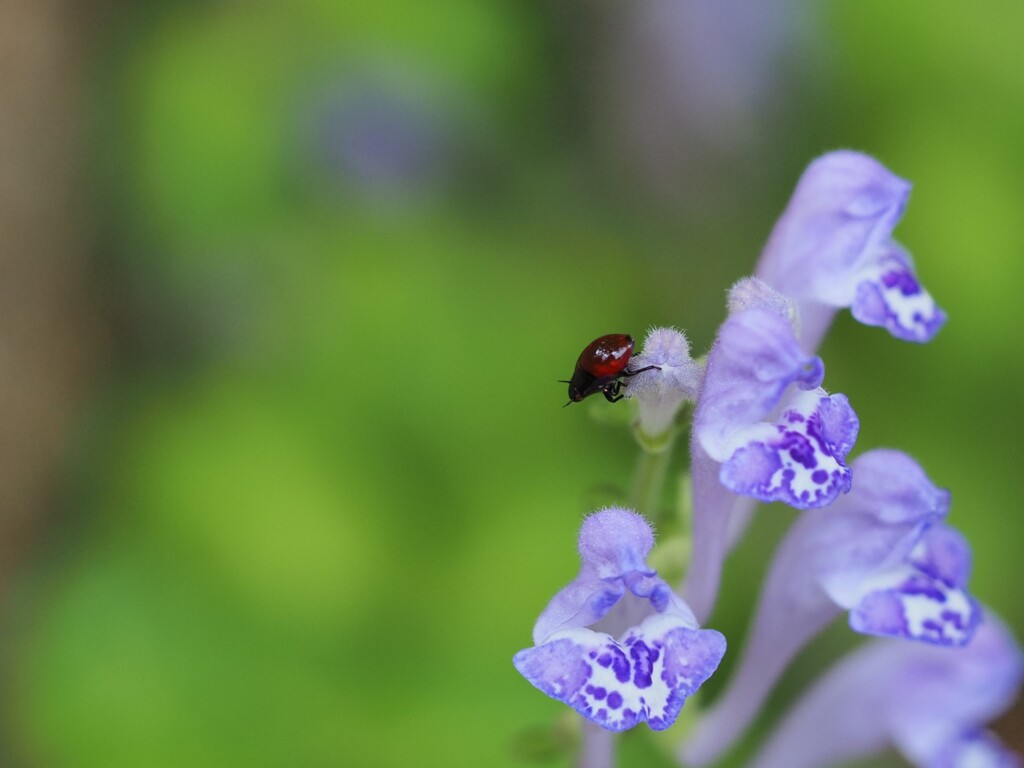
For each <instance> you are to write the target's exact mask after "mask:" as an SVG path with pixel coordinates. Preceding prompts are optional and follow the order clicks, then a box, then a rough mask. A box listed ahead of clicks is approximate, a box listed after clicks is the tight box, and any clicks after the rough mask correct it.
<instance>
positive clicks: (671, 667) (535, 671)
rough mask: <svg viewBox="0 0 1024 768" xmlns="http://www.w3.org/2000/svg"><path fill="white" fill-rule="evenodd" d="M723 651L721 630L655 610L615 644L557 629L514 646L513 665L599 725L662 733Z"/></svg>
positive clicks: (608, 638)
mask: <svg viewBox="0 0 1024 768" xmlns="http://www.w3.org/2000/svg"><path fill="white" fill-rule="evenodd" d="M724 653H725V638H724V637H723V636H722V635H721V634H720V633H718V632H716V631H714V630H706V629H705V630H699V629H690V628H689V627H687V626H685V625H683V624H682V623H681V622H680V620H679V618H678V617H676V616H673V615H671V614H657V615H654V616H651V617H649V618H648V619H646V620H645V621H644V622H643V623H642V624H641V625H640V626H639V627H637V628H635V629H633V630H631V631H630V632H629V633H628V634H627V635H626V637H625V638H624V639H623V640H621V641H617V640H615V639H613V638H612V637H611V636H609V635H606V634H603V633H600V632H594V631H593V630H590V629H586V628H577V629H570V630H565V631H563V632H557V633H555V634H554V635H552V636H551V638H550V639H549V640H548V642H546V643H544V644H543V645H540V646H536V647H534V648H528V649H526V650H524V651H520V652H519V653H518V654H516V656H515V659H514V663H515V666H516V669H518V670H519V672H520V673H522V675H523V676H524V677H526V679H527V680H529V681H530V683H532V684H533V685H534V686H536V687H537V688H538V689H540V690H541V691H543V692H544V693H546V694H547V695H548V696H551V697H552V698H554V699H557V700H558V701H561V702H564V703H565V704H568V705H569V706H571V707H572V708H573V709H575V710H576V711H577V712H579V713H580V714H581V715H583V716H584V717H586V718H587V719H588V720H591V721H592V722H594V723H597V724H598V725H600V726H601V727H603V728H607V729H608V730H612V731H622V730H626V729H628V728H632V727H633V726H635V725H637V724H638V723H641V722H644V721H646V722H647V723H648V725H649V726H650V727H651V728H652V729H654V730H663V729H665V728H668V727H669V726H670V725H672V723H674V722H675V720H676V718H677V717H678V715H679V711H680V710H681V709H682V707H683V704H684V703H685V702H686V699H687V698H688V697H689V696H690V695H692V694H693V693H694V692H695V691H696V690H697V689H698V688H699V687H700V685H701V684H702V683H703V682H704V681H705V680H707V678H708V677H710V676H711V674H712V673H713V672H714V671H715V669H716V668H717V667H718V663H719V661H721V658H722V655H723V654H724Z"/></svg>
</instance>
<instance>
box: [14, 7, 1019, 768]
mask: <svg viewBox="0 0 1024 768" xmlns="http://www.w3.org/2000/svg"><path fill="white" fill-rule="evenodd" d="M1022 31H1024V5H1021V4H1020V3H1019V2H1016V0H1006V1H1005V2H990V3H986V4H984V5H983V6H974V5H969V4H966V3H956V4H954V3H934V2H924V1H923V0H913V1H906V0H905V1H904V2H902V3H899V4H894V3H889V2H882V1H881V0H871V1H865V2H857V3H854V2H820V3H819V2H810V0H808V1H807V2H797V1H796V0H771V1H770V2H768V1H766V2H762V3H756V4H755V3H743V2H739V0H729V1H728V2H698V0H678V1H677V2H667V1H666V0H658V1H657V2H653V1H652V2H620V3H613V2H583V1H582V0H577V1H569V0H564V1H559V2H547V3H541V2H516V1H515V0H465V1H464V2H454V3H444V4H417V3H408V2H397V1H396V0H375V1H374V2H365V3H354V2H344V1H340V2H339V0H290V2H265V3H257V2H199V1H198V0H193V1H191V2H186V1H184V0H183V1H181V2H167V1H163V2H151V3H138V4H135V3H126V2H115V1H113V0H88V1H86V0H81V1H80V2H72V0H66V2H62V1H60V0H3V2H0V51H2V52H3V59H2V61H3V62H4V64H3V67H2V69H0V265H2V267H3V279H2V281H0V282H2V286H0V291H2V295H3V298H2V301H0V304H2V307H0V349H2V354H3V365H2V368H3V371H2V372H0V393H2V395H3V400H2V402H3V403H4V412H5V417H4V419H3V421H2V423H0V451H2V456H3V462H2V465H3V466H2V467H0V482H2V484H3V489H4V490H3V492H2V493H0V515H2V517H0V523H2V528H0V539H2V542H0V555H2V560H3V562H2V563H0V579H2V581H0V587H2V590H3V593H2V596H3V614H2V615H3V623H2V635H0V639H2V645H0V653H2V656H0V660H2V677H0V702H2V712H0V764H3V765H5V766H7V765H9V766H26V767H29V768H34V767H36V766H39V767H46V768H48V767H50V766H53V767H57V768H76V767H78V766H104V767H110V768H116V767H119V766H126V767H127V766H132V767H133V768H138V767H139V766H147V767H149V766H152V767H153V768H162V767H163V766H196V767H201V766H310V767H317V768H319V767H320V766H357V767H360V768H361V767H363V766H367V767H368V768H375V767H376V766H417V767H418V766H506V765H507V766H519V765H526V764H529V763H528V762H525V758H526V757H528V755H527V754H526V753H527V752H530V750H529V749H528V748H527V747H526V746H524V745H529V744H532V743H534V741H533V738H534V737H533V736H531V734H536V733H538V732H540V731H543V730H544V729H545V728H546V727H547V724H549V723H551V722H552V721H553V720H554V719H555V718H556V717H557V716H559V715H561V713H562V709H563V708H562V707H561V706H560V705H558V704H556V703H554V702H552V701H550V700H548V699H546V698H545V697H544V696H542V695H541V694H540V693H538V692H536V691H535V690H534V689H532V688H531V687H530V686H529V685H528V684H527V683H526V682H525V681H524V680H523V679H521V678H520V677H519V676H518V675H517V674H516V673H515V671H514V670H513V668H512V666H511V663H510V659H511V656H512V654H513V653H514V652H515V651H517V650H518V649H520V648H522V647H525V646H527V645H529V644H530V631H531V628H532V624H533V621H534V620H535V618H536V615H537V613H538V612H539V611H540V610H541V608H543V606H544V604H545V603H546V601H547V600H548V599H549V597H550V596H551V595H552V594H553V592H554V591H555V590H556V589H558V588H559V587H561V586H562V585H563V584H564V583H565V582H566V581H568V580H569V579H570V578H571V577H572V576H573V575H574V574H575V570H576V567H577V557H576V553H575V549H574V543H575V535H576V530H577V527H578V524H579V522H580V520H581V518H582V516H583V515H584V514H585V513H586V512H587V511H589V510H591V509H593V508H594V506H595V505H596V504H598V503H600V501H602V500H604V499H607V498H614V496H615V493H616V491H615V490H614V489H615V488H621V487H624V486H625V485H626V484H628V482H629V479H630V475H631V472H632V468H633V462H634V460H635V450H634V447H633V445H632V443H631V438H630V436H629V433H628V431H627V430H625V429H623V428H622V427H621V426H618V425H614V424H609V423H604V421H603V420H602V419H595V418H592V415H593V414H592V413H591V411H593V410H596V411H597V412H598V414H599V415H600V414H604V415H608V414H609V411H608V410H607V409H609V408H611V406H608V405H607V404H606V403H604V402H601V403H595V406H600V408H594V409H589V408H580V407H575V408H570V409H566V410H562V405H563V403H564V401H565V391H564V385H562V384H557V383H556V380H557V379H562V378H567V377H568V375H569V374H570V373H571V370H572V365H573V363H574V362H575V358H576V356H577V355H578V354H579V351H580V350H581V349H582V347H583V346H584V344H586V343H587V342H588V341H590V340H591V339H592V338H594V337H596V336H598V335H601V334H603V333H609V332H631V333H633V334H634V335H636V336H638V337H640V336H642V335H643V333H644V331H645V329H646V328H648V327H650V326H651V325H655V324H672V325H676V326H678V327H681V328H684V329H686V330H687V332H688V333H689V335H690V337H691V340H692V341H693V343H694V346H695V348H696V350H697V351H703V350H704V349H706V347H707V345H708V344H709V343H710V341H711V339H712V338H713V335H714V331H715V328H716V327H717V324H718V323H719V322H720V321H721V319H722V316H723V312H724V308H723V303H724V295H725V290H726V288H727V287H728V286H729V284H730V283H731V282H732V281H734V280H735V279H737V278H739V277H741V276H742V275H744V274H747V273H749V272H750V271H751V270H752V269H753V265H754V262H755V259H756V257H757V255H758V253H759V250H760V247H761V245H762V244H763V242H764V240H765V239H766V237H767V235H768V232H769V231H770V229H771V226H772V223H773V221H774V219H775V217H776V216H777V215H778V214H779V213H780V212H781V211H782V209H783V207H784V206H785V204H786V201H787V199H788V196H789V193H790V191H791V190H792V188H793V185H794V183H795V181H796V179H797V178H798V176H799V174H800V172H801V170H802V169H803V167H804V166H805V165H806V164H807V162H809V161H810V160H811V159H812V158H813V157H815V156H816V155H818V154H820V153H822V152H824V151H827V150H829V149H833V148H839V147H852V148H856V149H861V150H864V151H867V152H869V153H871V154H873V155H875V156H877V157H878V158H879V159H880V160H882V161H883V162H884V163H886V164H887V165H888V166H889V167H890V168H892V169H893V170H894V171H895V172H897V173H898V174H900V175H902V176H903V177H905V178H908V179H910V180H911V181H912V182H914V185H915V191H914V194H913V197H912V201H911V205H910V208H909V210H908V212H907V214H906V216H905V220H904V222H903V223H902V224H901V225H900V227H899V229H898V230H897V236H898V237H899V239H900V240H901V241H902V242H903V243H904V244H905V245H906V246H907V247H908V248H909V249H910V251H911V252H912V253H913V254H914V255H915V257H916V259H917V262H918V267H919V272H920V275H921V277H922V279H923V280H924V282H925V283H926V285H927V286H928V287H929V288H930V289H931V291H932V293H933V294H934V295H935V296H936V297H937V299H938V300H939V301H940V303H941V304H942V305H943V306H944V307H945V309H946V310H947V311H948V313H949V316H950V320H949V323H948V325H947V327H946V328H945V329H944V330H943V331H942V333H941V334H940V335H939V336H938V337H937V339H936V340H935V341H934V342H933V343H932V344H930V345H927V346H924V347H917V346H912V345H907V344H903V343H900V342H897V341H895V340H893V339H891V338H890V337H888V336H887V335H886V334H885V333H884V332H883V331H880V330H878V329H869V328H864V327H861V326H858V325H856V324H855V323H854V322H852V320H851V319H850V318H849V316H848V315H847V314H845V313H844V314H843V315H841V316H840V317H839V318H838V320H837V323H836V325H835V327H834V329H833V332H832V334H831V335H830V337H829V339H828V341H827V343H826V345H825V347H824V349H823V351H822V354H823V357H824V359H825V362H826V366H827V375H826V381H825V384H826V386H827V387H828V388H829V389H830V390H832V391H839V392H844V393H846V394H847V395H848V396H849V397H850V399H851V401H852V403H853V404H854V406H855V408H856V409H857V411H858V413H859V415H860V417H861V423H862V430H861V434H860V439H859V442H858V445H857V449H856V450H857V451H858V452H861V451H864V450H867V449H869V448H872V447H878V446H891V447H898V448H902V449H904V450H907V451H909V452H910V453H912V454H913V455H914V456H916V457H917V458H918V459H919V460H920V461H921V463H922V464H923V465H924V467H925V468H926V470H927V471H928V472H929V473H930V474H931V476H932V477H933V478H934V479H935V481H936V482H937V483H939V484H940V485H944V486H947V487H949V488H950V489H951V490H952V492H953V498H954V507H953V513H952V518H951V522H953V523H954V524H955V525H957V526H958V527H960V528H961V529H962V530H963V531H964V532H965V533H966V534H967V535H968V537H969V538H970V540H971V541H972V543H973V546H974V549H975V574H974V578H973V589H974V591H975V594H976V595H978V596H979V597H980V598H981V599H983V600H984V601H985V602H987V603H988V604H989V605H990V606H992V607H993V608H994V609H995V610H997V611H998V612H999V613H1001V614H1002V615H1003V616H1004V617H1005V618H1006V619H1007V620H1008V621H1009V623H1010V624H1011V625H1012V626H1013V627H1014V628H1015V629H1016V631H1017V632H1018V634H1021V633H1022V631H1024V605H1022V604H1021V601H1020V599H1019V596H1018V595H1019V589H1020V586H1021V578H1022V575H1024V562H1022V559H1021V557H1020V546H1021V542H1022V534H1024V517H1022V516H1021V514H1020V506H1021V505H1020V498H1021V493H1020V476H1021V472H1020V471H1019V470H1018V468H1017V464H1018V463H1019V461H1020V458H1019V446H1020V444H1021V436H1020V418H1019V412H1018V406H1019V404H1020V402H1021V397H1020V391H1021V388H1022V386H1024V382H1022V379H1024V360H1022V357H1021V354H1020V349H1021V347H1020V340H1021V334H1020V331H1019V326H1020V321H1019V307H1020V298H1019V297H1018V295H1017V294H1018V292H1019V291H1020V286H1021V282H1022V278H1024V268H1022V266H1021V255H1022V248H1024V216H1022V215H1021V214H1020V211H1019V209H1020V206H1021V201H1022V200H1024V172H1022V170H1024V142H1022V140H1021V138H1022V136H1024V46H1021V43H1020V41H1021V35H1022ZM677 458H678V459H679V461H677V463H678V464H680V465H681V463H682V457H677ZM788 519H789V513H788V512H787V511H785V510H782V509H767V510H763V511H762V514H761V515H760V516H759V517H758V519H757V521H756V523H755V526H754V529H753V531H752V535H751V537H750V539H749V540H748V541H747V542H746V544H745V545H744V547H743V548H742V549H741V550H740V552H739V553H737V556H736V557H734V558H733V559H732V561H731V562H730V564H729V571H728V574H727V578H726V583H725V593H724V597H723V602H722V604H721V605H720V607H719V610H718V612H717V614H716V616H715V617H714V620H713V621H712V622H711V623H712V625H713V626H716V627H718V628H720V629H723V631H726V632H727V634H728V635H729V637H730V639H731V642H732V644H733V645H732V647H733V649H734V652H735V649H737V648H738V647H739V645H740V640H741V638H742V635H743V630H744V627H745V625H746V620H747V616H748V615H749V612H750V607H751V602H752V600H753V598H754V595H755V594H756V592H755V590H756V584H757V580H758V578H759V576H760V574H761V571H762V569H763V567H764V558H765V557H766V555H767V553H768V552H769V551H770V547H771V543H772V542H773V541H774V539H775V538H776V537H777V536H778V534H779V532H780V530H781V529H782V527H783V526H784V524H785V523H786V521H788ZM850 642H851V639H850V638H849V633H848V632H846V631H845V630H844V629H843V628H842V627H838V628H837V629H836V630H835V631H833V632H831V633H829V634H828V635H827V636H826V637H825V638H824V639H823V641H822V642H820V643H818V644H816V645H815V646H814V647H813V648H812V649H811V652H810V653H809V654H808V655H807V656H806V657H805V659H804V660H803V661H802V662H801V664H800V665H798V667H797V668H796V669H795V670H794V671H793V673H792V674H791V675H789V676H788V677H787V679H786V681H785V683H784V685H783V687H782V690H781V693H780V694H779V695H778V696H777V697H775V698H774V699H773V706H776V705H778V704H779V703H780V702H782V701H784V700H785V699H786V698H787V697H789V696H791V695H792V694H793V693H794V692H796V691H798V690H799V689H800V688H801V687H802V686H803V685H804V683H805V681H806V680H807V679H808V678H810V677H812V676H813V675H814V674H816V673H817V671H819V670H820V669H821V668H823V666H824V665H825V663H826V662H827V660H828V658H830V655H832V654H833V653H834V647H837V646H842V645H844V644H849V643H850ZM727 664H728V663H727ZM723 670H724V671H723V675H722V678H723V679H724V673H725V671H727V670H728V666H726V667H724V668H723ZM716 685H718V683H717V682H715V681H713V682H712V683H711V684H709V694H712V693H713V691H714V690H715V687H716ZM1022 717H1024V715H1022V714H1021V713H1019V712H1018V713H1011V714H1010V715H1009V716H1007V717H1006V718H1005V719H1004V720H1003V721H1001V723H1000V724H999V729H1000V732H1001V734H1002V735H1003V737H1004V738H1006V739H1008V740H1009V741H1011V742H1012V743H1014V744H1015V746H1016V747H1017V748H1018V749H1021V748H1024V735H1022V733H1021V724H1022V722H1024V720H1022ZM537 729H539V731H538V730H537ZM649 741H650V740H648V739H647V738H646V737H645V736H642V735H641V736H631V737H630V738H628V739H626V743H625V745H624V750H625V761H624V762H625V764H627V765H630V764H643V765H648V766H653V765H659V764H663V763H664V761H663V760H662V759H660V758H659V757H658V754H657V750H656V748H653V747H651V746H650V744H649ZM547 764H550V765H555V766H558V765H567V764H568V759H567V758H565V757H564V756H561V757H560V756H558V754H555V756H554V757H553V758H552V761H551V762H549V763H547ZM873 764H882V763H881V762H878V763H873ZM885 764H889V763H885ZM896 764H898V763H896Z"/></svg>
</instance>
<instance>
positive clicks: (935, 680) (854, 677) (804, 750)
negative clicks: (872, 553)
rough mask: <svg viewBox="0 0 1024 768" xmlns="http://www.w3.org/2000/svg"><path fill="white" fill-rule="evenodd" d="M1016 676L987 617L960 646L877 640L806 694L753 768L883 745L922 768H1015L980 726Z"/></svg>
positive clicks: (856, 754)
mask: <svg viewBox="0 0 1024 768" xmlns="http://www.w3.org/2000/svg"><path fill="white" fill-rule="evenodd" d="M1022 679H1024V656H1022V654H1021V650H1020V648H1019V647H1018V646H1017V644H1016V642H1015V641H1014V640H1013V638H1012V636H1011V635H1010V633H1009V632H1008V631H1007V630H1006V628H1005V627H1004V626H1003V625H1002V623H1001V622H999V621H998V620H997V619H995V618H994V617H993V616H992V615H991V614H989V615H988V616H987V618H986V621H985V623H984V624H983V625H982V626H981V627H979V628H978V631H977V633H975V635H974V638H973V639H972V640H971V642H970V643H969V644H968V645H966V646H964V647H962V648H948V647H942V646H929V645H923V644H920V643H901V642H897V641H892V640H877V641H874V642H872V643H869V644H868V645H866V646H864V647H862V648H860V649H858V650H857V651H854V652H853V653H852V654H850V655H849V656H848V657H847V658H846V659H844V660H842V661H841V662H839V664H837V665H836V666H835V667H833V669H832V670H831V671H830V672H828V673H827V674H826V675H825V676H824V677H823V678H821V679H820V680H819V681H818V682H817V683H816V684H815V685H814V686H813V687H812V688H811V690H809V691H808V692H807V693H806V694H804V696H803V698H802V699H801V700H800V701H799V702H798V703H797V704H796V706H794V707H793V709H792V710H791V711H790V712H789V713H788V714H787V715H786V717H785V718H784V719H783V720H782V722H781V723H780V724H779V726H778V727H777V728H776V729H775V731H774V733H773V734H772V736H771V737H770V738H769V739H768V740H767V743H766V744H765V745H764V747H763V749H762V750H761V753H760V755H758V756H757V758H755V760H754V761H753V763H752V768H818V766H826V765H834V764H838V763H845V762H847V761H851V760H856V759H859V758H863V757H867V756H870V755H872V754H874V753H876V752H879V751H881V750H882V749H884V748H886V747H887V746H889V745H892V746H894V747H896V749H898V750H899V751H900V752H901V753H902V754H903V756H904V757H905V758H906V759H907V760H909V761H910V762H911V763H912V764H913V765H915V766H919V768H966V767H967V766H972V767H975V768H1011V766H1019V765H1020V761H1019V759H1018V758H1017V757H1016V756H1015V755H1012V754H1011V753H1009V752H1007V751H1006V749H1005V748H1004V747H1003V746H1002V745H1001V744H1000V743H999V742H998V741H997V740H996V739H995V737H994V736H992V735H991V734H988V733H986V732H985V731H984V730H983V728H984V726H985V725H986V724H987V723H988V722H989V721H991V720H992V719H994V718H995V717H997V716H999V715H1000V714H1001V713H1002V712H1004V711H1005V710H1006V709H1008V708H1009V706H1010V704H1011V703H1012V702H1013V700H1014V699H1015V698H1016V696H1017V691H1018V689H1019V688H1020V685H1021V681H1022Z"/></svg>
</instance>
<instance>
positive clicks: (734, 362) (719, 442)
mask: <svg viewBox="0 0 1024 768" xmlns="http://www.w3.org/2000/svg"><path fill="white" fill-rule="evenodd" d="M824 374H825V368H824V365H823V364H822V362H821V358H819V357H815V356H813V355H807V354H804V353H803V352H802V351H801V350H800V347H799V345H798V343H797V340H796V336H795V335H794V333H793V328H792V326H791V325H790V323H789V321H788V320H787V319H786V318H784V317H782V316H780V315H778V314H777V313H775V312H773V311H771V310H769V309H748V310H745V311H742V312H738V313H736V314H733V315H730V317H729V318H728V319H727V320H726V321H725V323H723V325H722V327H721V328H720V329H719V331H718V338H717V340H716V341H715V345H714V347H712V349H711V353H710V354H709V356H708V365H707V372H706V374H705V377H704V386H703V388H702V390H701V396H700V400H699V401H698V403H697V409H696V412H695V413H694V432H695V434H696V436H697V438H698V440H699V441H700V444H701V445H702V446H703V448H704V450H705V451H707V453H708V455H709V456H711V458H713V459H715V460H716V461H719V462H722V461H726V460H728V459H729V458H730V457H731V456H732V454H733V452H734V451H736V449H737V448H740V447H742V446H743V445H744V444H746V443H747V442H748V439H746V433H747V431H748V430H749V429H750V428H751V427H752V426H756V425H759V424H760V423H762V422H763V420H764V419H766V418H767V417H768V416H769V415H770V414H771V413H772V411H773V410H774V409H775V408H776V406H777V405H778V404H779V402H780V400H781V399H782V397H783V394H784V393H785V392H786V390H787V388H788V387H789V385H790V384H795V385H796V386H797V387H799V388H800V389H805V390H806V389H814V388H815V387H817V386H819V385H820V384H821V381H822V378H823V377H824Z"/></svg>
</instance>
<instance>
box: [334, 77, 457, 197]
mask: <svg viewBox="0 0 1024 768" xmlns="http://www.w3.org/2000/svg"><path fill="white" fill-rule="evenodd" d="M441 90H442V89H441V87H440V85H439V84H437V83H431V82H426V81H425V78H424V77H423V76H422V75H419V74H414V73H407V72H402V71H397V72H396V71H394V70H393V68H391V69H389V68H387V67H382V68H381V69H380V70H379V71H378V70H374V71H371V72H354V73H349V74H348V75H347V76H345V77H342V78H339V80H338V81H337V84H336V85H335V86H334V87H333V88H331V89H329V90H328V91H327V92H325V93H322V94H321V95H320V97H319V106H318V108H317V116H316V122H317V126H318V128H317V136H316V139H315V140H316V144H317V147H318V148H319V150H320V151H321V152H322V153H323V154H322V157H323V158H324V160H325V161H326V162H324V163H323V165H322V170H325V171H328V172H329V173H331V174H333V176H334V177H335V179H336V180H337V181H339V182H340V183H342V184H343V185H344V186H346V187H348V188H350V189H353V190H355V191H357V192H358V193H360V194H362V195H363V196H366V197H369V198H371V199H380V200H383V201H388V200H395V199H403V198H407V197H410V196H412V197H415V196H416V195H422V194H425V193H427V192H428V191H430V190H432V189H435V188H436V187H437V186H439V185H441V184H444V183H445V182H446V181H447V179H448V177H449V176H450V173H451V167H452V165H453V163H454V162H455V159H456V157H455V155H456V153H455V147H456V144H457V137H456V135H455V133H456V127H455V124H454V115H453V110H452V108H451V107H452V105H451V104H450V103H449V102H450V99H446V98H444V97H442V95H441V93H440V91H441Z"/></svg>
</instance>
